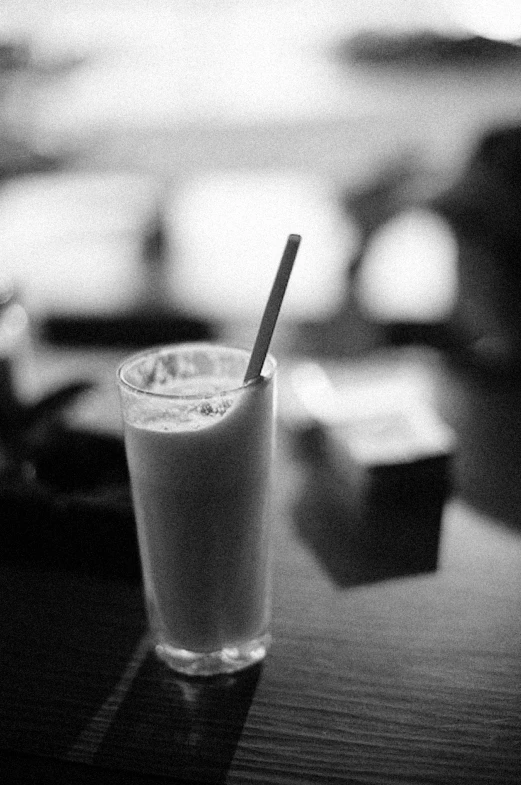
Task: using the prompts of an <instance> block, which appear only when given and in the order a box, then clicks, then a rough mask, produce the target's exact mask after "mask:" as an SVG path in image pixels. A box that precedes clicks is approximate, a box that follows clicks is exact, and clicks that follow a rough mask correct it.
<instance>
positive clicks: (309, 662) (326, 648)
mask: <svg viewBox="0 0 521 785" xmlns="http://www.w3.org/2000/svg"><path fill="white" fill-rule="evenodd" d="M84 367H85V366H84ZM445 382H446V378H445V379H442V380H441V389H442V390H443V400H444V402H445V405H446V407H447V409H448V410H449V419H450V415H452V416H454V418H455V422H454V424H455V425H456V426H458V427H462V428H463V427H464V428H465V429H466V430H465V431H464V432H462V436H463V437H464V438H463V448H464V450H463V454H462V455H461V456H460V457H459V458H458V462H457V466H456V471H457V474H458V477H457V484H456V487H455V491H454V494H453V495H452V496H451V498H450V499H449V500H448V501H447V504H446V505H445V508H444V513H443V520H442V528H441V540H440V550H439V554H438V562H437V568H436V569H434V570H430V571H428V572H420V573H418V574H414V575H411V574H409V575H402V576H400V575H399V570H398V571H397V575H396V576H395V577H393V578H392V579H391V578H390V579H387V580H386V579H380V580H377V581H374V580H370V576H368V581H367V582H365V581H364V580H357V581H353V582H352V585H349V582H348V581H344V582H340V581H339V580H338V578H337V579H334V578H333V577H332V575H333V573H332V572H331V571H330V570H328V564H327V558H326V559H324V553H330V554H335V558H336V560H337V563H338V558H339V554H340V555H341V553H342V547H345V543H343V542H342V536H341V527H340V528H339V527H338V526H336V527H330V528H328V527H323V529H322V540H323V543H324V542H325V541H326V540H327V539H328V538H332V537H333V538H337V539H336V540H333V541H331V542H329V543H328V546H329V547H328V548H326V549H324V550H322V551H321V553H319V550H318V548H317V542H319V540H320V537H319V538H318V540H317V539H316V538H315V545H314V546H313V545H312V544H311V541H310V539H309V538H306V537H305V536H304V535H303V532H304V531H305V527H304V528H303V527H302V520H301V518H300V513H299V512H298V510H299V504H298V502H299V499H301V494H302V491H303V487H304V486H305V485H306V476H305V474H303V472H304V470H303V468H302V465H301V464H300V463H299V462H298V461H297V460H296V457H295V452H294V450H293V449H292V435H291V433H290V432H289V431H288V430H287V429H286V428H283V429H282V430H281V435H280V450H279V457H278V468H279V469H280V471H278V472H277V475H276V476H277V483H276V490H275V501H276V505H275V508H276V514H275V515H274V540H275V547H274V608H273V636H274V640H273V646H272V649H271V651H270V653H269V655H268V657H267V659H266V660H265V662H264V664H263V665H262V666H260V667H256V668H253V669H251V670H249V671H246V672H244V673H242V674H239V675H236V676H235V675H234V676H227V677H223V678H218V679H212V680H190V679H186V678H182V677H178V676H176V675H174V674H173V673H172V672H170V671H168V670H167V669H166V668H165V667H164V666H163V665H162V664H161V663H160V662H159V661H157V660H156V659H155V657H154V656H153V655H152V654H151V653H150V652H149V650H148V648H147V645H146V637H145V629H146V628H145V618H144V612H143V603H142V597H141V589H140V585H139V582H138V581H136V580H131V579H123V578H122V577H119V578H118V577H115V576H110V575H108V576H107V575H105V576H101V575H96V574H95V573H92V572H91V573H89V572H86V571H82V570H71V569H68V570H66V569H60V568H59V567H56V565H55V566H54V567H53V568H52V569H51V568H48V567H46V566H45V564H40V565H38V566H36V565H34V564H30V563H26V564H22V563H20V562H19V561H13V560H10V559H6V558H4V559H3V566H2V572H1V578H0V580H1V584H2V586H1V591H0V603H1V607H2V611H1V616H0V622H1V625H2V634H1V638H0V640H1V644H0V674H1V681H0V748H1V751H2V752H1V759H0V760H1V763H0V771H1V772H2V774H3V781H5V782H8V781H20V782H28V781H31V782H43V783H47V782H49V783H51V782H52V783H56V782H68V783H69V782H79V783H86V782H99V781H101V780H102V779H103V781H104V782H109V783H110V782H114V783H123V782H125V783H134V782H136V783H145V782H153V781H161V780H162V779H167V780H170V781H171V782H210V783H230V784H233V783H241V784H242V783H261V784H262V785H271V784H272V783H273V784H275V783H277V785H290V784H291V785H297V784H298V785H302V784H303V783H328V784H329V783H339V784H340V783H370V784H371V785H384V784H386V783H400V784H401V785H422V784H423V783H425V784H427V783H428V784H429V785H434V784H437V783H439V784H440V785H446V783H448V782H451V783H453V782H454V783H469V785H470V784H472V785H480V784H481V783H483V784H484V783H494V785H498V784H501V785H506V783H511V784H512V785H514V783H518V782H519V771H520V770H521V741H520V740H521V622H520V619H521V537H520V530H519V528H518V526H516V522H515V521H514V520H510V521H508V523H509V524H510V525H506V522H507V518H509V517H510V518H514V517H515V515H510V516H508V515H506V514H505V516H503V517H502V518H499V517H497V516H495V517H494V516H491V515H490V514H488V512H485V511H483V510H484V508H485V506H486V505H485V504H482V505H481V509H480V508H478V507H477V506H475V505H474V504H471V503H470V502H469V501H468V498H469V497H470V494H469V493H468V492H467V491H468V489H469V488H472V482H471V481H469V482H466V481H465V471H466V470H467V469H469V467H470V469H471V470H472V471H474V475H473V476H474V477H476V472H475V467H476V466H478V465H479V466H481V467H485V468H486V467H487V466H489V465H490V460H491V458H490V456H491V455H492V454H493V457H494V456H495V459H498V460H499V459H500V457H501V456H500V455H499V458H498V450H499V453H500V452H501V449H500V447H499V446H498V444H497V443H496V444H494V445H493V446H492V447H491V446H490V439H489V441H488V442H487V443H484V444H483V443H482V444H481V446H480V447H479V449H478V448H477V447H476V440H477V439H478V436H477V435H476V434H479V432H480V431H481V433H482V434H483V433H485V432H486V427H485V426H484V427H483V428H481V429H480V428H476V427H474V429H472V428H471V427H470V425H469V418H470V417H471V413H472V412H473V411H474V412H475V411H477V410H476V409H475V408H474V409H473V408H472V407H471V406H469V404H468V401H467V400H466V399H464V398H463V397H462V392H461V390H462V388H461V387H460V388H457V386H453V387H451V388H449V387H448V386H447V385H446V383H445ZM471 389H472V390H473V391H475V389H476V388H475V386H474V385H471ZM487 396H488V398H487ZM494 396H495V397H494ZM519 397H520V396H519V392H518V391H517V389H512V388H511V389H509V390H505V389H503V388H502V392H497V391H496V392H492V393H491V392H490V391H489V392H486V391H485V392H482V395H481V398H480V400H481V409H480V410H479V411H480V412H481V414H480V416H481V415H482V413H483V412H485V413H486V411H487V410H488V409H487V405H485V404H486V402H487V400H488V402H489V403H492V402H495V404H497V405H496V408H495V410H494V411H492V410H491V409H490V411H491V412H492V413H491V418H492V419H491V423H489V424H488V426H487V427H488V429H489V431H490V430H491V431H493V432H494V433H495V434H496V437H497V438H496V441H498V440H499V436H498V434H499V433H500V432H501V429H502V428H503V434H504V436H506V441H507V442H508V443H509V444H510V453H512V452H513V447H512V443H513V442H512V440H513V438H514V437H515V438H517V434H516V433H515V431H512V430H511V431H509V434H505V433H504V430H505V418H507V420H508V422H509V423H510V425H511V426H512V424H513V423H515V422H517V419H519V414H518V411H520V410H521V407H520V409H516V408H515V405H514V404H515V402H516V401H517V400H518V399H519ZM458 401H459V406H460V408H459V409H458V406H457V405H456V404H457V402H458ZM484 401H485V403H484ZM498 402H499V403H498ZM506 402H510V403H509V405H506ZM498 412H499V414H498ZM501 412H502V414H501ZM494 418H496V419H495V420H494ZM501 418H503V419H501ZM469 434H470V435H469ZM487 438H488V436H487ZM473 440H474V441H473ZM478 441H479V440H478ZM514 441H515V439H514ZM472 450H474V452H473V453H472ZM476 450H477V452H476ZM480 456H481V457H480ZM489 459H490V460H489ZM487 461H488V463H487ZM495 471H497V480H498V487H499V488H500V489H501V493H506V490H505V489H506V488H508V487H511V488H515V486H516V485H517V483H518V477H519V475H515V476H514V477H512V476H510V477H509V469H508V467H506V469H505V467H504V466H503V470H502V471H503V480H504V482H503V481H501V477H500V476H499V475H500V470H499V469H498V468H497V463H496V469H495ZM513 471H514V472H515V467H514V469H513ZM303 481H304V482H303ZM478 485H479V486H480V490H481V497H482V498H483V496H486V493H485V481H484V479H483V477H481V478H479V477H478ZM504 509H507V507H505V506H504ZM510 511H511V512H512V508H510ZM308 512H309V510H308ZM513 512H514V513H515V512H516V509H514V510H513ZM418 525H419V526H421V521H419V522H418ZM348 561H349V554H348V553H346V562H348ZM395 566H396V565H395ZM398 567H399V565H398Z"/></svg>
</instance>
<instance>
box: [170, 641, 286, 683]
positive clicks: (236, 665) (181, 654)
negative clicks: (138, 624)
mask: <svg viewBox="0 0 521 785" xmlns="http://www.w3.org/2000/svg"><path fill="white" fill-rule="evenodd" d="M270 643H271V635H270V634H269V633H266V634H265V635H261V636H260V637H258V638H254V639H253V640H251V641H248V642H247V643H242V644H240V646H229V647H226V648H224V649H220V650H219V651H211V652H210V651H209V652H195V651H187V650H186V649H176V648H175V646H171V645H170V644H169V643H164V642H159V643H156V646H155V651H156V654H157V656H158V657H159V659H161V660H163V662H165V663H166V664H167V665H168V666H169V668H172V669H173V670H175V671H177V673H183V674H184V675H185V676H218V675H219V674H221V673H235V672H236V671H241V670H244V669H245V668H249V667H251V666H252V665H255V664H256V663H258V662H260V661H261V660H263V659H264V657H265V656H266V654H267V651H268V649H269V646H270Z"/></svg>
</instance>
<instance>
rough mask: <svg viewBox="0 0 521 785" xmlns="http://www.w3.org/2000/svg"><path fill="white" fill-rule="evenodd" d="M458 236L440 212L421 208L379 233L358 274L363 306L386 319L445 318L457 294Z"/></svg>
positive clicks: (424, 320) (425, 320) (428, 320)
mask: <svg viewBox="0 0 521 785" xmlns="http://www.w3.org/2000/svg"><path fill="white" fill-rule="evenodd" d="M457 254H458V247H457V242H456V238H455V236H454V234H453V232H452V230H451V228H450V226H449V225H448V224H447V222H446V221H445V220H444V219H443V218H442V217H441V216H438V215H436V214H435V213H433V212H431V211H428V210H424V209H416V210H410V211H407V212H404V213H402V214H400V215H399V216H397V217H396V218H394V219H392V220H390V221H389V222H387V223H386V224H385V225H384V226H383V227H382V228H381V229H379V230H378V231H377V232H376V233H375V234H374V236H373V238H372V240H371V242H370V244H369V246H368V248H367V252H366V255H365V258H364V262H363V264H362V268H361V272H360V275H359V279H358V297H359V302H360V304H361V306H362V308H363V309H364V310H365V311H367V313H368V314H369V315H370V316H371V318H372V319H374V320H375V321H378V322H380V323H384V324H385V323H390V322H402V323H407V322H409V323H415V322H416V323H418V322H421V323H432V322H441V321H443V320H444V319H446V318H447V317H448V316H449V315H450V314H451V312H452V310H453V307H454V305H455V301H456V294H457Z"/></svg>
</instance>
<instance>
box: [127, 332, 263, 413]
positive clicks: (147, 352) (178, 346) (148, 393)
mask: <svg viewBox="0 0 521 785" xmlns="http://www.w3.org/2000/svg"><path fill="white" fill-rule="evenodd" d="M187 349H201V350H203V351H204V350H208V349H211V350H212V351H213V350H222V351H224V352H232V353H234V354H244V355H246V357H249V355H250V354H251V350H248V349H244V348H242V347H239V346H227V345H226V344H221V343H211V342H209V341H186V342H184V341H183V342H180V343H172V344H159V345H157V346H151V347H149V348H148V349H143V350H142V351H140V352H136V353H135V354H131V355H129V356H128V357H126V358H125V359H124V360H122V361H121V362H120V364H119V366H118V368H117V372H116V373H117V379H118V382H119V384H120V385H121V386H122V387H124V388H126V389H128V390H130V391H131V392H132V393H134V394H136V395H142V396H144V397H150V398H166V399H170V400H179V401H190V400H192V401H196V400H201V399H206V398H215V397H216V396H217V395H230V394H232V393H236V392H239V391H240V390H245V389H246V388H247V387H251V386H252V385H254V384H258V383H259V382H261V381H262V380H263V379H267V380H269V379H271V378H272V377H273V375H274V373H275V370H276V368H277V361H276V359H275V357H274V356H273V355H272V354H270V353H269V352H268V354H267V355H266V360H265V363H267V362H268V363H270V365H271V369H270V373H269V374H268V375H261V376H258V377H256V378H255V379H250V380H249V381H247V382H246V384H245V383H244V382H242V383H241V384H240V385H239V386H238V387H232V388H227V389H226V390H218V391H217V392H209V393H205V394H201V393H188V394H187V393H164V392H155V391H153V390H144V389H143V388H142V387H137V386H136V385H135V384H132V383H131V382H129V381H127V380H126V379H125V378H124V377H123V370H124V368H125V367H126V366H128V365H129V364H131V363H132V364H133V363H135V362H137V361H138V360H140V359H141V358H145V357H149V356H151V355H154V354H160V353H164V352H169V351H171V352H181V351H185V350H187Z"/></svg>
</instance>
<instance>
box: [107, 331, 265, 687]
mask: <svg viewBox="0 0 521 785" xmlns="http://www.w3.org/2000/svg"><path fill="white" fill-rule="evenodd" d="M248 360H249V353H248V352H246V351H243V350H241V349H233V348H227V347H224V346H218V345H214V344H205V343H191V344H177V345H173V346H166V347H160V348H157V349H150V350H149V351H145V352H142V353H140V354H137V355H134V356H133V357H130V358H129V359H127V360H126V361H125V362H123V364H122V365H121V366H120V368H119V370H118V380H119V390H120V399H121V405H122V412H123V420H124V428H125V447H126V453H127V461H128V467H129V472H130V480H131V488H132V496H133V502H134V510H135V515H136V523H137V531H138V540H139V548H140V556H141V565H142V572H143V582H144V591H145V598H146V604H147V610H148V617H149V623H150V628H151V632H152V635H153V638H154V643H155V648H156V653H157V654H158V656H159V657H160V658H161V659H163V660H164V661H165V662H166V663H167V664H168V665H169V666H170V667H172V668H173V669H174V670H176V671H180V672H182V673H186V674H192V675H213V674H218V673H230V672H233V671H236V670H240V669H242V668H245V667H247V666H249V665H252V664H253V663H255V662H258V661H260V660H261V659H262V658H263V657H264V656H265V654H266V652H267V649H268V646H269V643H270V635H269V630H268V627H269V615H270V585H269V584H270V576H269V572H270V564H269V562H270V559H269V551H270V547H269V542H270V521H269V514H268V503H269V496H270V471H271V464H272V452H273V442H274V401H275V376H276V363H275V361H274V359H273V358H272V357H271V356H268V357H267V359H266V362H265V364H264V368H263V373H262V375H261V376H260V377H259V378H257V379H254V380H253V381H251V382H248V383H247V384H244V383H243V378H244V374H245V371H246V367H247V365H248Z"/></svg>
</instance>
